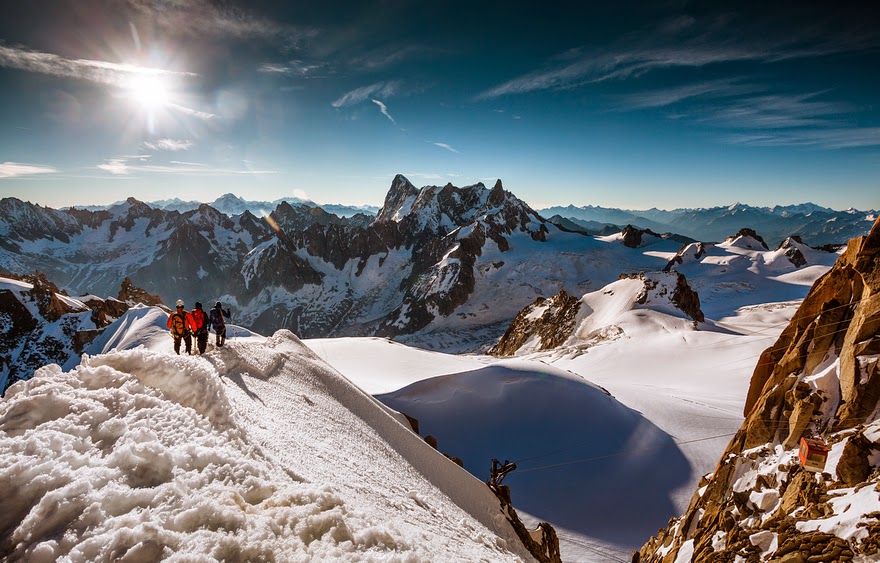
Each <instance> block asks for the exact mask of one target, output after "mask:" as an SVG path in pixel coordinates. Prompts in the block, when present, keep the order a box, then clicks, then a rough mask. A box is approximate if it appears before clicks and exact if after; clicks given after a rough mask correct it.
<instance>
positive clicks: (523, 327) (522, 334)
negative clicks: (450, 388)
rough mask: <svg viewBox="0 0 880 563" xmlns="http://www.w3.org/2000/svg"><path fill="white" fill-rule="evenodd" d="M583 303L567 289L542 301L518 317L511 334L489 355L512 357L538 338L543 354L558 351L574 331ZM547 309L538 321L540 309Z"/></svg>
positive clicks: (512, 325)
mask: <svg viewBox="0 0 880 563" xmlns="http://www.w3.org/2000/svg"><path fill="white" fill-rule="evenodd" d="M580 305H581V304H580V301H579V300H578V299H577V298H576V297H574V296H573V295H571V294H569V293H567V292H566V291H565V290H564V289H562V290H560V291H559V293H558V294H556V295H554V296H553V297H551V298H549V299H545V298H544V297H539V298H538V299H537V300H536V301H535V302H534V303H532V304H531V305H530V306H528V307H526V308H525V309H523V310H522V311H520V313H519V314H518V315H517V316H516V318H515V319H514V320H513V322H512V323H510V327H509V328H508V329H507V332H505V333H504V336H502V337H501V340H499V341H498V344H496V345H495V346H494V347H492V349H491V350H489V354H491V355H493V356H512V355H513V354H515V353H516V351H517V350H519V349H520V348H521V347H522V346H523V344H525V343H526V341H528V340H529V339H530V338H532V337H534V336H537V337H538V338H539V339H540V341H541V343H540V345H539V347H538V349H539V350H546V349H550V348H555V347H557V346H559V345H560V344H562V343H563V342H565V340H566V339H567V338H568V337H569V336H571V333H572V332H573V331H574V328H575V327H574V320H575V317H576V316H577V313H578V310H579V309H580ZM539 308H541V309H543V313H542V314H541V316H540V317H538V318H531V317H532V316H533V315H534V313H535V310H536V309H539Z"/></svg>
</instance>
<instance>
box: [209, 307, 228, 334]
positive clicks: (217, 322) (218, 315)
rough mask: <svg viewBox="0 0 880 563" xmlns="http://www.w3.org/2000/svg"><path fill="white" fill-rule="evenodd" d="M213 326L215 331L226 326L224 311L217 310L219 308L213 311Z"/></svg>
mask: <svg viewBox="0 0 880 563" xmlns="http://www.w3.org/2000/svg"><path fill="white" fill-rule="evenodd" d="M211 324H212V325H214V328H215V329H217V328H222V327H224V326H226V321H224V320H223V310H222V309H217V307H214V308H213V309H211Z"/></svg>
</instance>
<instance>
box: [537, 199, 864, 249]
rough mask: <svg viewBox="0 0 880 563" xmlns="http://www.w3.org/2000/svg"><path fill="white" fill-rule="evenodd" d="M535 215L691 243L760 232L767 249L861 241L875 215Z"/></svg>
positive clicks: (726, 209) (771, 211)
mask: <svg viewBox="0 0 880 563" xmlns="http://www.w3.org/2000/svg"><path fill="white" fill-rule="evenodd" d="M539 212H540V213H541V214H542V215H544V216H546V217H549V216H551V215H560V216H561V217H563V218H565V219H568V220H570V221H573V222H575V223H577V224H580V225H581V226H583V227H586V228H588V229H589V228H595V227H596V226H597V225H599V224H608V223H611V224H614V225H621V226H623V225H627V224H631V225H636V226H638V227H641V228H643V229H646V228H647V229H651V230H653V231H656V232H658V233H662V232H666V231H671V232H674V233H678V234H680V235H684V236H687V237H690V238H693V239H696V240H702V241H719V240H722V239H723V238H724V237H726V236H728V235H729V234H730V233H733V232H736V231H738V230H739V229H741V228H744V227H748V228H752V229H754V230H756V231H758V232H760V233H762V234H763V235H764V236H765V237H767V240H768V241H769V242H770V244H774V245H775V244H779V243H780V242H781V241H783V240H784V239H785V238H787V237H789V236H799V237H800V238H801V239H802V240H803V241H804V242H806V243H807V244H810V245H812V246H823V245H827V244H843V243H845V242H846V241H847V240H849V239H851V238H853V237H857V236H863V235H865V234H867V232H868V231H869V230H870V229H871V225H872V224H873V223H874V221H875V220H876V218H877V216H878V212H877V211H876V210H867V211H858V210H855V209H847V210H845V211H835V210H833V209H829V208H827V207H822V206H819V205H816V204H814V203H803V204H799V205H787V206H779V205H777V206H774V207H772V208H770V207H753V206H750V205H745V204H741V203H735V204H733V205H728V206H723V207H711V208H699V209H674V210H671V211H665V210H661V209H654V208H652V209H648V210H644V211H634V210H625V209H614V208H604V207H594V206H591V205H588V206H584V207H575V206H573V205H569V206H566V207H559V206H557V207H548V208H546V209H540V210H539Z"/></svg>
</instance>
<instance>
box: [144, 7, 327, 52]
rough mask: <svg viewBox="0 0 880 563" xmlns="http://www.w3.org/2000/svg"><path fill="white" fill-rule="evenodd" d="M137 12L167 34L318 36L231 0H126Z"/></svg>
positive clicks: (290, 38)
mask: <svg viewBox="0 0 880 563" xmlns="http://www.w3.org/2000/svg"><path fill="white" fill-rule="evenodd" d="M127 2H128V5H129V6H131V7H132V8H133V9H134V10H135V11H136V12H140V13H141V14H144V15H146V16H147V17H148V18H149V19H150V21H151V23H152V24H153V25H156V26H157V27H159V28H161V29H163V30H164V31H166V32H167V33H171V34H174V35H176V36H179V35H196V36H218V37H231V38H238V39H246V38H261V39H269V40H271V39H280V40H283V41H285V42H289V43H295V42H296V41H300V40H303V39H305V38H309V37H315V36H316V35H317V33H318V32H317V30H315V29H312V28H307V27H296V26H293V25H288V24H284V23H279V22H277V21H275V20H272V19H269V18H265V17H259V16H255V15H253V14H251V13H249V12H247V11H246V10H244V9H242V8H240V7H238V6H235V5H233V4H232V3H228V2H214V1H212V0H173V1H165V2H156V1H155V0H127Z"/></svg>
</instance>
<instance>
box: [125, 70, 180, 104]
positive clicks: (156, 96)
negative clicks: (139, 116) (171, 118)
mask: <svg viewBox="0 0 880 563" xmlns="http://www.w3.org/2000/svg"><path fill="white" fill-rule="evenodd" d="M127 90H128V91H129V95H130V96H131V98H132V99H133V100H134V101H135V102H137V103H138V104H139V105H140V106H142V107H144V108H146V109H157V108H160V107H162V106H165V105H167V104H168V103H169V101H170V96H169V88H168V82H167V81H166V80H165V79H164V78H163V77H162V76H160V75H158V74H138V75H136V76H134V77H132V79H131V80H130V81H129V83H128V86H127Z"/></svg>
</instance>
